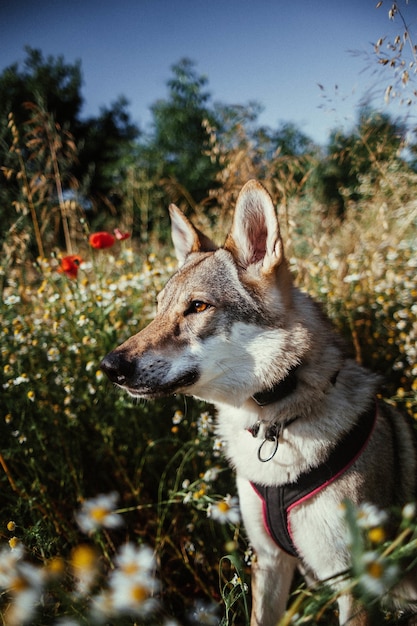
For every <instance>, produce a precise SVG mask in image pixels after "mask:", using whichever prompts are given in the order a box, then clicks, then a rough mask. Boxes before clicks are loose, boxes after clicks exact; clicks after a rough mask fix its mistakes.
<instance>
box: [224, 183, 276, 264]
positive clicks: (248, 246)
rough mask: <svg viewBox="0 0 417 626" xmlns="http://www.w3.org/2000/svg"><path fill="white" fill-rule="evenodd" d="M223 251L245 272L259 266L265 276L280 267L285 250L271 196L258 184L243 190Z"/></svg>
mask: <svg viewBox="0 0 417 626" xmlns="http://www.w3.org/2000/svg"><path fill="white" fill-rule="evenodd" d="M225 248H226V249H227V250H230V252H231V253H232V254H233V256H234V257H235V259H236V260H237V262H238V263H239V265H240V266H241V267H243V268H245V269H247V268H248V267H249V266H250V265H260V267H262V270H263V272H264V273H268V272H271V271H272V272H273V271H274V270H275V268H277V267H279V266H280V265H283V261H284V250H283V245H282V240H281V235H280V231H279V224H278V220H277V216H276V213H275V208H274V205H273V203H272V199H271V196H270V195H269V193H268V192H267V190H266V189H265V187H263V186H262V185H261V184H260V183H259V182H258V181H256V180H250V181H249V182H248V183H246V185H244V187H243V188H242V190H241V192H240V194H239V197H238V199H237V203H236V209H235V214H234V218H233V224H232V229H231V231H230V233H229V235H228V237H227V239H226V243H225Z"/></svg>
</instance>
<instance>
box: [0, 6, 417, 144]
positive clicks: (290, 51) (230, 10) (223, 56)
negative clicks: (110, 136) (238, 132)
mask: <svg viewBox="0 0 417 626" xmlns="http://www.w3.org/2000/svg"><path fill="white" fill-rule="evenodd" d="M376 3H377V2H376V0H285V1H284V0H118V1H116V0H0V70H1V69H3V68H4V67H6V66H8V65H10V64H11V63H13V62H16V61H22V60H23V59H24V57H25V53H24V50H23V48H24V46H25V45H29V46H31V47H34V48H40V49H41V50H42V52H43V53H44V54H45V55H48V54H53V55H59V54H62V55H63V56H64V58H65V60H66V61H67V62H73V61H75V60H76V59H80V60H81V64H82V71H83V77H84V86H83V97H84V100H85V107H84V113H85V114H86V115H88V114H96V113H98V111H99V107H100V105H109V104H110V103H111V102H113V101H114V100H115V99H116V98H117V97H118V96H119V95H125V96H126V97H127V98H128V100H129V101H130V107H129V111H130V113H131V116H132V119H133V120H134V121H135V122H137V123H138V124H139V126H140V127H142V128H146V125H147V124H149V121H150V114H149V106H150V105H151V104H152V103H153V102H155V100H156V99H158V98H161V97H165V96H166V93H167V90H166V81H167V80H168V79H169V78H170V76H171V71H170V67H171V66H172V65H173V64H174V63H175V62H177V61H178V60H179V59H181V58H182V57H184V56H186V57H189V58H191V59H192V60H194V61H195V62H196V64H197V71H198V73H200V74H204V75H206V76H207V78H208V81H209V83H208V90H209V91H210V93H211V94H212V98H213V101H220V102H223V103H229V104H246V103H247V102H249V101H251V100H256V101H258V102H259V103H260V104H261V105H262V106H263V107H264V112H263V113H262V115H261V117H260V122H261V123H263V124H268V125H270V126H272V127H277V126H278V125H279V124H280V122H282V121H292V122H295V123H296V124H297V125H298V126H299V127H300V128H301V130H303V131H304V132H305V133H306V134H308V135H309V136H310V137H312V138H313V139H315V140H316V141H318V142H321V143H324V142H325V141H326V139H327V136H328V132H329V130H330V129H332V128H334V127H335V126H340V125H342V124H343V125H345V126H346V127H349V126H351V125H352V124H353V123H354V120H355V117H356V108H355V107H356V106H357V103H358V102H359V101H360V100H361V99H362V98H364V97H365V98H366V97H367V95H369V94H373V95H374V96H375V100H374V102H375V104H376V105H379V107H380V108H382V106H383V96H382V92H383V89H384V87H386V85H387V82H380V81H379V80H378V77H377V76H376V75H375V74H374V73H373V70H376V69H378V68H377V64H376V60H375V59H372V50H373V47H372V44H373V43H375V42H376V41H377V39H379V37H382V36H384V35H391V36H392V35H393V34H395V33H397V32H400V31H401V28H400V24H399V22H398V20H397V21H396V22H394V23H393V22H392V21H389V19H388V9H389V8H390V6H391V2H390V1H389V0H385V2H384V4H383V6H382V7H381V8H379V9H376V8H375V7H376ZM400 4H404V0H403V2H402V3H401V2H400ZM405 11H406V14H407V17H408V19H409V20H410V23H411V25H414V28H416V27H417V6H416V1H415V0H410V4H409V5H408V7H406V9H405ZM367 55H369V58H367ZM319 84H320V85H322V87H323V89H321V88H320V87H319V86H318V85H319ZM336 85H337V89H336ZM0 97H1V95H0ZM392 112H393V113H395V111H394V109H392Z"/></svg>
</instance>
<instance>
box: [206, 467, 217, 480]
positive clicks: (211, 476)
mask: <svg viewBox="0 0 417 626" xmlns="http://www.w3.org/2000/svg"><path fill="white" fill-rule="evenodd" d="M219 471H220V470H219V468H218V467H210V469H208V470H207V471H206V472H205V473H204V476H203V480H205V481H206V482H208V483H211V482H213V481H215V480H216V479H217V477H218V475H219Z"/></svg>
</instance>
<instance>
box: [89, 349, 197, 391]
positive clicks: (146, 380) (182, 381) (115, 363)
mask: <svg viewBox="0 0 417 626" xmlns="http://www.w3.org/2000/svg"><path fill="white" fill-rule="evenodd" d="M100 367H101V369H102V370H103V372H104V373H105V374H106V375H107V376H108V378H109V379H110V380H111V382H112V383H114V384H116V385H118V386H119V387H123V389H125V390H126V391H127V392H128V393H129V394H130V395H131V396H134V397H139V398H148V399H151V398H158V397H163V396H170V395H173V394H175V393H180V392H182V391H185V390H186V388H187V387H190V386H191V385H194V384H195V383H196V382H197V380H198V379H199V377H200V374H199V372H198V370H197V369H195V368H194V369H190V370H188V371H186V372H182V373H181V375H180V376H178V375H177V376H176V377H175V378H170V376H169V373H167V372H166V371H165V368H164V367H161V364H160V363H159V367H156V366H155V367H154V366H153V365H152V364H148V365H147V366H146V367H143V368H140V367H139V364H138V362H137V360H136V359H128V358H127V357H126V355H125V353H123V352H119V351H117V350H115V351H113V352H109V354H108V355H107V356H105V357H104V359H103V360H102V362H101V364H100ZM162 373H163V374H164V375H162Z"/></svg>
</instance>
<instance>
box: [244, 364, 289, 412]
mask: <svg viewBox="0 0 417 626" xmlns="http://www.w3.org/2000/svg"><path fill="white" fill-rule="evenodd" d="M299 367H300V366H299V365H295V366H294V367H292V368H291V369H290V371H289V372H288V374H287V376H286V377H285V378H283V379H282V380H280V381H278V382H277V383H276V384H275V385H274V386H273V387H271V388H270V389H265V390H264V391H259V392H257V393H254V394H253V396H252V399H253V400H255V402H256V404H257V405H258V406H267V405H268V404H273V403H274V402H278V401H279V400H283V399H284V398H285V397H286V396H289V395H290V393H292V392H293V391H295V389H296V387H297V383H298V379H297V370H298V368H299Z"/></svg>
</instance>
